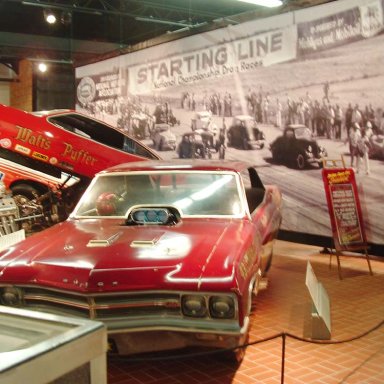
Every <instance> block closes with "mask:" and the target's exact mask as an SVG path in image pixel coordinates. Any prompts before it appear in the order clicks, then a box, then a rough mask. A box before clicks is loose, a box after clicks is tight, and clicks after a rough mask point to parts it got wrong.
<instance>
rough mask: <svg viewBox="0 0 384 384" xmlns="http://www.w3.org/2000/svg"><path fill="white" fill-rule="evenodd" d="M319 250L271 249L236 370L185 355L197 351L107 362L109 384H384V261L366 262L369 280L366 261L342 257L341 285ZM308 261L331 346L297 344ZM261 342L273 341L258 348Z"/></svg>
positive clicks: (280, 245) (304, 324)
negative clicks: (323, 301) (324, 305)
mask: <svg viewBox="0 0 384 384" xmlns="http://www.w3.org/2000/svg"><path fill="white" fill-rule="evenodd" d="M320 251H321V248H319V247H313V246H308V245H302V244H296V243H290V242H285V241H278V242H277V243H276V247H275V256H274V260H273V265H272V268H271V270H270V272H269V284H268V287H267V289H266V290H263V291H261V292H260V293H259V295H258V296H257V297H256V298H255V301H254V305H253V307H254V308H253V312H252V319H251V322H252V325H251V330H250V339H249V343H250V344H251V345H249V346H248V347H247V348H246V353H245V357H244V360H243V361H242V363H241V364H240V365H239V366H236V365H235V364H230V363H228V362H225V361H223V359H221V358H220V355H217V354H215V355H204V356H202V355H196V356H190V355H189V356H185V354H186V353H189V354H191V353H195V352H201V350H193V351H191V350H188V351H177V352H175V351H173V352H167V353H164V352H162V353H160V354H156V355H141V356H135V357H136V358H141V359H143V360H134V358H133V357H131V358H117V357H110V358H109V359H108V384H153V383H157V384H159V383H164V384H189V383H191V384H196V383H207V384H226V383H238V384H250V383H252V384H253V383H263V384H275V383H276V384H277V383H286V384H291V383H292V384H308V383H311V384H312V383H313V384H333V383H345V384H347V383H348V384H354V383H359V384H382V383H384V324H383V323H384V258H371V265H372V269H373V276H371V275H370V274H369V273H368V265H367V262H366V259H365V258H364V257H360V256H359V255H356V254H344V255H342V256H341V257H340V261H341V270H342V275H343V279H342V280H341V279H339V277H338V270H337V264H336V258H335V257H333V258H332V263H331V268H330V266H329V256H328V255H325V254H322V253H321V252H320ZM308 260H309V261H310V263H311V265H312V267H313V270H314V272H315V274H316V277H317V279H318V281H320V282H321V283H322V284H323V286H324V287H325V289H326V291H327V293H328V296H329V299H330V304H331V324H332V326H331V329H332V337H331V340H330V341H331V342H332V344H328V342H329V341H327V343H321V344H315V343H311V342H305V341H302V340H299V339H296V338H295V337H298V338H303V337H304V336H310V332H309V331H310V324H311V317H310V313H311V299H310V295H309V293H308V289H307V287H306V285H305V274H306V267H307V261H308ZM365 333H366V334H365ZM282 334H285V335H286V336H284V341H285V348H284V355H285V359H284V372H283V374H282V367H283V364H282V361H283V359H282V355H283V348H282V346H283V336H282ZM363 334H365V335H363ZM291 335H292V336H293V337H292V336H291ZM362 335H363V336H362ZM275 336H276V337H275ZM359 336H362V337H359ZM263 339H270V340H268V341H262V342H260V341H261V340H263ZM150 358H152V359H150Z"/></svg>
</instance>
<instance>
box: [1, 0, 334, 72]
mask: <svg viewBox="0 0 384 384" xmlns="http://www.w3.org/2000/svg"><path fill="white" fill-rule="evenodd" d="M329 1H330V0H284V4H283V5H282V6H280V7H278V8H265V7H260V6H255V5H252V4H249V3H243V2H239V1H237V0H77V1H69V0H68V1H67V0H49V1H48V0H28V1H22V0H0V62H1V63H3V64H4V63H6V64H7V66H10V65H11V66H14V65H15V63H17V62H18V61H19V60H20V59H24V58H28V59H31V60H38V59H45V60H52V61H57V62H60V61H62V62H70V63H73V65H74V66H78V65H82V64H86V63H89V62H94V61H97V60H100V59H101V58H104V57H109V56H113V55H116V54H117V53H118V52H129V51H132V50H135V49H138V48H141V47H146V46H150V45H153V44H158V43H159V42H163V41H167V40H170V39H175V38H180V37H184V36H186V35H190V34H194V33H201V32H203V31H207V30H211V29H216V28H220V27H223V26H227V25H229V24H237V23H240V22H244V21H247V20H251V19H257V18H263V17H267V16H270V15H275V14H278V13H283V12H288V11H292V10H296V9H300V8H305V7H310V6H313V5H318V4H322V3H327V2H329ZM49 9H50V10H52V11H54V12H55V13H56V16H57V18H58V21H57V22H56V24H54V25H49V24H48V23H46V22H45V20H44V12H45V11H47V10H49Z"/></svg>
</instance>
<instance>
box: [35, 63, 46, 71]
mask: <svg viewBox="0 0 384 384" xmlns="http://www.w3.org/2000/svg"><path fill="white" fill-rule="evenodd" d="M37 67H38V68H39V71H40V72H41V73H44V72H47V69H48V67H47V64H45V63H39V65H38V66H37Z"/></svg>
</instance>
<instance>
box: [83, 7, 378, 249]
mask: <svg viewBox="0 0 384 384" xmlns="http://www.w3.org/2000/svg"><path fill="white" fill-rule="evenodd" d="M383 7H384V0H339V1H337V2H331V3H329V4H323V5H321V6H316V7H310V8H307V9H304V10H300V11H297V12H290V13H285V14H281V15H278V16H274V17H270V18H266V19H262V20H254V21H249V22H246V23H242V24H237V25H230V26H228V27H226V28H221V29H217V30H214V31H210V32H206V33H202V34H199V35H193V36H189V37H186V38H183V39H179V40H174V41H170V42H166V43H163V44H160V45H157V46H153V47H150V48H147V49H143V50H139V51H135V52H132V53H129V54H124V55H120V56H118V57H115V58H111V59H108V60H105V61H101V62H98V63H94V64H91V65H87V66H83V67H79V68H77V69H76V84H77V101H76V108H77V109H78V110H80V111H82V112H85V113H88V114H90V115H93V116H94V117H96V118H99V119H102V120H105V121H107V122H108V123H110V124H112V125H114V126H116V127H118V128H119V129H121V130H124V131H126V132H128V133H130V134H132V135H134V136H135V137H137V138H138V139H140V140H142V141H143V142H144V143H145V144H147V145H149V146H152V147H153V148H155V149H156V150H158V151H159V153H160V155H161V156H162V157H163V158H164V159H177V158H180V157H191V156H200V154H196V153H192V152H191V151H185V150H184V149H183V148H185V145H184V144H185V140H186V138H187V137H188V140H189V139H190V138H191V137H192V136H193V140H202V141H203V142H204V145H205V146H206V147H207V155H206V157H209V158H223V157H224V158H225V159H229V160H231V159H233V160H244V161H248V162H251V163H254V164H256V165H257V166H258V170H259V173H260V177H261V178H262V179H263V181H264V183H267V184H268V183H270V184H277V185H279V186H280V188H281V189H282V191H283V196H284V214H283V225H282V226H283V229H285V230H288V231H293V232H299V233H305V234H308V233H309V234H314V235H322V236H329V237H330V236H331V235H332V230H331V224H330V218H329V214H328V209H327V202H326V197H325V191H324V188H323V184H322V177H321V170H320V169H321V167H322V164H323V163H322V161H321V158H322V157H323V156H326V157H327V158H330V159H337V160H341V161H342V162H344V164H345V166H346V167H352V168H353V169H354V170H355V175H356V185H357V187H358V190H359V195H360V201H361V209H362V211H363V217H364V218H365V220H366V223H365V228H366V234H367V239H368V242H370V243H376V244H383V233H384V222H383V220H382V219H381V217H382V216H383V214H384V208H383V205H382V203H381V201H382V198H383V196H382V191H383V190H384V188H383V187H384V185H383V184H384V182H383V176H384V170H383V160H384V108H383V107H384V95H383V92H382V84H383V81H384V65H383V64H384V49H383V48H384V34H383V25H384V16H383ZM206 134H209V135H210V137H211V139H210V140H209V141H204V140H205V137H206ZM175 142H176V143H175ZM358 142H359V143H362V142H364V143H365V149H363V150H362V151H360V153H361V155H359V154H357V150H356V149H355V148H356V146H355V144H357V143H358ZM181 143H183V145H181ZM217 143H220V144H222V143H224V145H225V153H223V151H220V153H219V151H217V150H216V149H217V148H218V145H217Z"/></svg>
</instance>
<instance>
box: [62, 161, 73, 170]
mask: <svg viewBox="0 0 384 384" xmlns="http://www.w3.org/2000/svg"><path fill="white" fill-rule="evenodd" d="M59 166H61V167H63V168H66V169H69V170H71V171H72V170H73V165H72V164H70V163H67V162H65V161H60V162H59Z"/></svg>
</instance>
